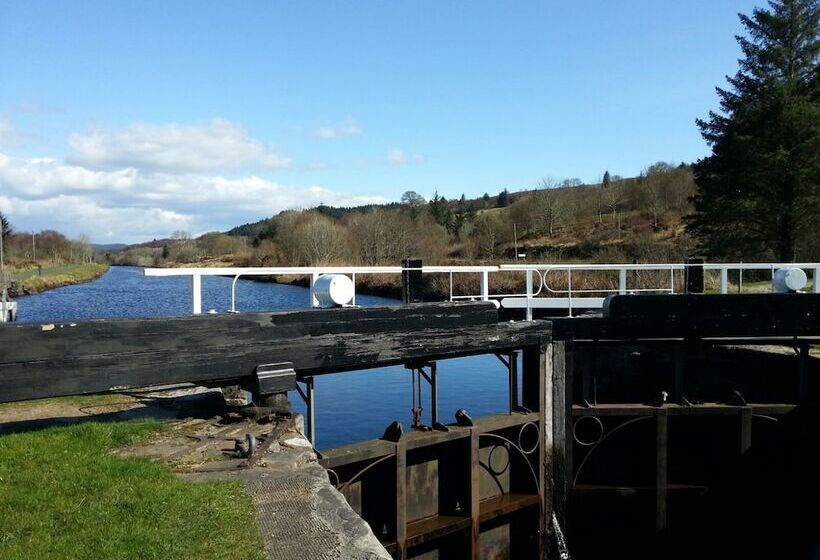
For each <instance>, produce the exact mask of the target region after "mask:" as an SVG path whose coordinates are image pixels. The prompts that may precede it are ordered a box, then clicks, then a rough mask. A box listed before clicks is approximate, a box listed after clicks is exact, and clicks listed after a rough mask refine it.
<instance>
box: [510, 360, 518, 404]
mask: <svg viewBox="0 0 820 560" xmlns="http://www.w3.org/2000/svg"><path fill="white" fill-rule="evenodd" d="M507 373H508V374H509V376H510V414H512V413H513V412H514V411H515V409H517V408H518V356H517V355H516V353H515V352H514V351H512V352H510V357H509V362H508V365H507Z"/></svg>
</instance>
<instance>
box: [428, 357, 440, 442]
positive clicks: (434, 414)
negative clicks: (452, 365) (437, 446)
mask: <svg viewBox="0 0 820 560" xmlns="http://www.w3.org/2000/svg"><path fill="white" fill-rule="evenodd" d="M436 375H437V374H436V362H433V363H432V364H430V377H431V378H432V379H431V381H430V402H431V404H432V409H431V410H430V424H431V425H432V426H433V427H434V428H435V426H436V424H437V423H438V378H437V377H436Z"/></svg>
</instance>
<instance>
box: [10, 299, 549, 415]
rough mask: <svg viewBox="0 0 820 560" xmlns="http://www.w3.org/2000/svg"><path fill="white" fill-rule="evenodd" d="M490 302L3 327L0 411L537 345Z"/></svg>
mask: <svg viewBox="0 0 820 560" xmlns="http://www.w3.org/2000/svg"><path fill="white" fill-rule="evenodd" d="M497 317H498V315H497V311H496V309H495V306H494V305H493V304H491V303H462V304H450V303H447V304H430V305H417V306H412V307H378V308H351V309H334V310H310V311H294V312H278V313H248V314H237V315H202V316H193V317H174V318H162V319H144V320H138V319H136V320H135V319H129V320H101V321H85V322H76V323H62V324H48V325H42V324H14V325H10V326H3V327H0V402H8V401H15V400H26V399H35V398H42V397H50V396H61V395H72V394H84V393H98V392H105V391H111V390H117V389H124V388H130V387H140V386H146V385H154V384H162V383H181V382H192V383H200V384H215V383H224V382H230V381H239V380H242V379H245V378H247V377H248V376H252V375H253V373H254V371H255V369H256V367H257V366H259V365H260V364H267V363H273V362H282V361H288V362H292V363H293V367H294V370H295V371H296V373H297V374H298V375H321V374H325V373H334V372H339V371H347V370H356V369H366V368H375V367H381V366H386V365H394V364H400V363H403V362H405V361H408V360H415V359H422V358H423V359H437V358H450V357H459V356H467V355H473V354H481V353H487V352H494V351H496V350H498V351H500V350H509V349H513V348H519V347H522V346H525V345H528V344H536V343H537V342H538V340H539V336H543V335H545V334H548V333H549V323H546V322H537V323H525V322H521V323H498V322H497Z"/></svg>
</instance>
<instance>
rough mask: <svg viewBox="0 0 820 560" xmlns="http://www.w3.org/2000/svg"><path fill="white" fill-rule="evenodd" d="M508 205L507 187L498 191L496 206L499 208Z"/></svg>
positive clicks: (508, 193) (508, 194)
mask: <svg viewBox="0 0 820 560" xmlns="http://www.w3.org/2000/svg"><path fill="white" fill-rule="evenodd" d="M509 205H510V192H509V191H508V190H507V189H504V190H503V191H501V192H500V193H498V201H497V203H496V206H498V207H499V208H505V207H507V206H509Z"/></svg>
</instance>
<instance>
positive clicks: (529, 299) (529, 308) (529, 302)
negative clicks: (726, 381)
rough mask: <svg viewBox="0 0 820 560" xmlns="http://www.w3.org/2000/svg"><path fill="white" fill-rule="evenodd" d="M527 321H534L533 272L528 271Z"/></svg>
mask: <svg viewBox="0 0 820 560" xmlns="http://www.w3.org/2000/svg"><path fill="white" fill-rule="evenodd" d="M527 321H532V270H528V271H527Z"/></svg>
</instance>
